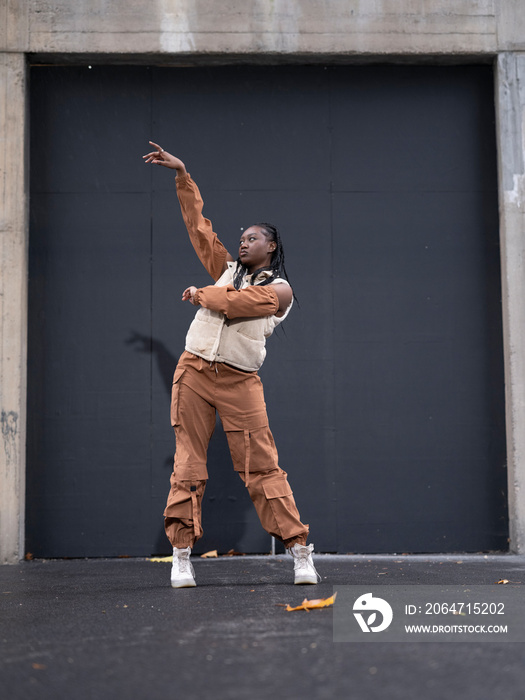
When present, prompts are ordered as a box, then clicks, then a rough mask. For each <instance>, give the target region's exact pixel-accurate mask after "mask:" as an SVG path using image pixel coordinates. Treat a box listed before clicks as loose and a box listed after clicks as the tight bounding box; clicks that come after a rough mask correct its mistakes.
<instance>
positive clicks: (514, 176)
mask: <svg viewBox="0 0 525 700" xmlns="http://www.w3.org/2000/svg"><path fill="white" fill-rule="evenodd" d="M496 106H497V132H498V136H497V138H498V151H499V153H498V161H499V163H498V165H499V202H500V230H501V269H502V287H503V289H502V293H503V332H504V352H505V392H506V404H507V406H506V419H507V454H508V458H507V459H508V484H509V526H510V549H511V551H513V552H516V553H519V554H523V553H524V552H525V131H524V129H525V53H502V54H500V55H499V57H498V62H497V80H496Z"/></svg>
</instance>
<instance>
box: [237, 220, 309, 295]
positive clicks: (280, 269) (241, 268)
mask: <svg viewBox="0 0 525 700" xmlns="http://www.w3.org/2000/svg"><path fill="white" fill-rule="evenodd" d="M254 226H257V227H258V228H260V229H261V231H262V233H264V235H265V236H266V237H267V238H269V239H270V240H271V241H274V242H275V250H274V251H273V252H272V259H271V261H270V265H269V266H268V267H260V268H259V269H258V270H255V272H254V273H253V275H252V278H251V281H250V284H257V285H258V286H261V287H262V286H264V285H266V284H271V283H272V282H273V281H274V280H275V279H276V278H277V277H284V278H285V279H286V280H287V281H288V282H290V280H289V279H288V274H287V272H286V267H285V266H284V250H283V244H282V242H281V236H280V235H279V231H278V230H277V228H276V227H275V226H273V224H266V223H260V224H254ZM236 262H237V268H236V270H235V274H234V276H233V286H234V287H235V289H240V288H241V286H242V281H243V279H244V277H245V275H246V274H247V272H248V268H247V267H246V266H245V265H243V264H242V262H241V260H240V258H237V261H236ZM266 270H268V271H269V272H271V275H268V276H267V277H264V278H263V279H262V280H261V281H260V282H257V283H255V280H256V279H257V275H259V273H261V272H264V271H266ZM292 293H293V291H292ZM294 298H295V294H294Z"/></svg>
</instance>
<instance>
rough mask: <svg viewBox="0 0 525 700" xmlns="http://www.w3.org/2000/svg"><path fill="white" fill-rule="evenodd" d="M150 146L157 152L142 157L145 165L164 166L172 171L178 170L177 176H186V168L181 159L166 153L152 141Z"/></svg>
mask: <svg viewBox="0 0 525 700" xmlns="http://www.w3.org/2000/svg"><path fill="white" fill-rule="evenodd" d="M150 144H151V145H152V146H154V147H155V149H156V150H155V151H152V152H151V153H147V154H146V155H145V156H142V157H143V159H144V162H145V163H151V164H152V165H163V166H164V167H165V168H170V169H171V170H176V171H177V175H185V174H186V166H185V165H184V163H183V162H182V161H181V159H180V158H177V157H176V156H172V155H171V153H168V152H167V151H165V150H164V149H163V148H162V147H161V146H159V145H158V143H154V142H153V141H150Z"/></svg>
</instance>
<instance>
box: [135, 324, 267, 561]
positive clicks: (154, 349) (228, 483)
mask: <svg viewBox="0 0 525 700" xmlns="http://www.w3.org/2000/svg"><path fill="white" fill-rule="evenodd" d="M126 345H128V346H130V347H133V348H134V349H135V350H136V351H137V352H141V353H146V354H150V355H153V356H154V362H155V365H156V371H157V372H158V373H159V374H160V377H161V380H162V385H163V386H164V388H165V390H166V393H167V395H168V398H169V399H170V400H171V388H172V383H173V373H174V371H175V367H176V366H177V362H178V357H176V356H175V355H174V354H172V353H171V352H170V351H169V349H168V348H167V347H166V345H165V344H164V343H163V342H162V341H160V340H156V339H155V338H151V337H150V336H147V335H144V334H142V333H139V332H138V331H131V334H130V336H129V338H128V339H127V340H126ZM166 420H169V418H168V417H167V419H166ZM172 465H173V454H172V453H170V454H169V455H167V456H166V458H165V459H163V460H162V466H163V467H165V468H167V469H169V470H170V474H171V469H172ZM157 466H158V465H153V469H154V470H155V468H156V467H157ZM163 471H164V470H163ZM208 473H209V476H210V480H209V481H208V483H207V485H206V492H205V494H204V498H203V509H202V510H203V515H202V517H203V529H204V536H203V537H202V539H201V540H199V542H198V543H197V544H196V546H195V550H194V551H195V553H200V552H205V551H208V550H210V549H218V550H219V552H221V553H224V552H228V551H229V550H231V549H234V550H235V551H238V552H243V551H250V552H251V551H254V546H255V551H257V550H260V551H263V552H264V551H270V548H271V539H270V537H269V535H267V533H265V532H264V531H262V528H261V533H260V534H258V535H256V539H257V541H258V542H260V543H261V545H260V546H257V545H254V543H253V541H252V539H253V537H252V536H251V535H250V532H249V529H250V528H248V521H250V522H251V521H252V520H253V516H254V514H255V509H254V508H253V505H252V503H251V500H250V498H249V497H248V494H247V493H245V491H246V489H245V487H244V485H243V483H242V481H241V480H240V478H239V476H238V475H237V474H236V472H235V471H234V469H233V465H232V461H231V457H230V451H229V448H228V442H227V439H226V435H225V433H224V430H223V429H222V424H221V422H220V419H219V417H217V422H216V426H215V432H214V434H213V436H212V438H211V440H210V445H209V448H208ZM168 490H169V475H168V476H167V478H166V496H167V495H168ZM255 519H257V518H255ZM159 520H160V521H161V525H160V526H159V532H158V535H157V536H156V538H155V553H171V548H170V545H169V542H168V540H167V538H166V535H165V533H164V528H163V526H162V514H159Z"/></svg>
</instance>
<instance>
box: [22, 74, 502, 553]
mask: <svg viewBox="0 0 525 700" xmlns="http://www.w3.org/2000/svg"><path fill="white" fill-rule="evenodd" d="M31 87H32V98H31V121H32V128H31V230H30V288H29V295H30V321H29V339H30V347H29V382H28V386H29V388H28V472H27V549H28V551H30V552H32V553H33V554H34V555H35V556H112V555H149V554H152V553H161V552H168V551H169V546H168V543H167V541H166V540H165V537H164V533H163V521H162V510H163V507H164V502H165V498H166V494H167V489H168V482H169V474H170V471H171V464H172V453H173V449H174V440H173V435H172V432H171V427H170V425H169V416H168V412H169V390H170V387H171V376H172V373H173V369H174V366H175V363H176V361H177V358H178V356H179V354H180V352H181V351H182V349H183V346H184V336H185V332H186V329H187V326H188V325H189V323H190V321H191V318H192V315H193V310H192V307H191V306H190V305H188V304H183V303H182V302H180V301H179V299H180V293H181V291H182V290H183V289H184V288H185V287H186V286H188V285H189V284H196V285H197V286H202V285H205V284H207V283H208V278H207V275H206V273H205V271H204V270H202V269H201V268H200V264H199V262H198V260H197V259H196V257H195V255H194V253H193V251H192V249H191V246H190V244H189V242H188V240H187V236H186V233H185V230H184V227H183V224H182V221H181V217H180V212H179V209H178V203H177V200H176V195H175V191H174V184H173V179H172V174H171V173H170V172H169V171H166V170H165V169H161V168H157V169H154V168H151V167H148V166H145V165H144V164H143V163H142V161H141V155H142V154H143V153H145V152H146V150H147V148H148V146H147V141H148V139H149V138H152V139H153V140H156V141H158V142H159V143H161V144H162V145H163V146H164V147H165V148H167V149H169V150H171V151H172V152H174V153H177V154H178V155H180V156H181V157H182V158H183V159H184V160H185V162H186V164H187V166H188V169H189V170H190V172H191V173H192V175H193V176H194V178H195V179H196V181H197V182H198V184H199V186H200V188H201V191H202V193H203V196H204V200H205V214H206V215H207V216H208V217H209V218H211V219H212V221H213V222H214V224H215V229H216V230H217V231H218V232H219V234H220V235H221V238H222V239H223V241H224V242H225V244H226V245H227V247H229V248H230V250H231V251H232V252H233V253H235V250H236V245H237V240H238V237H239V234H240V231H241V227H246V226H248V225H250V224H251V223H253V222H255V221H260V220H266V221H273V222H275V223H276V224H277V225H278V226H279V228H280V230H281V232H282V237H283V241H284V244H285V250H286V253H287V268H288V272H289V274H290V278H291V280H292V283H293V285H294V288H295V292H296V294H297V296H298V298H299V302H300V308H299V307H296V308H295V309H294V311H293V313H292V314H291V316H290V318H289V320H287V321H286V323H285V327H284V332H278V333H277V334H276V335H275V336H274V337H273V338H271V339H270V341H269V343H268V358H267V360H266V362H265V365H264V367H263V369H262V371H261V376H262V378H263V381H264V384H265V390H266V399H267V404H268V409H269V415H270V423H271V426H272V430H273V432H274V436H275V438H276V442H277V446H278V448H279V452H280V462H281V466H282V467H283V468H284V469H285V470H286V471H287V472H288V474H289V479H290V482H291V485H292V488H293V489H294V492H295V496H296V500H297V503H298V505H299V508H300V511H301V515H302V518H303V520H304V521H306V522H308V523H309V524H310V528H311V541H313V542H314V543H315V546H316V549H317V550H319V551H327V552H335V551H337V552H370V553H371V552H415V551H417V552H441V551H458V550H466V551H477V550H485V549H506V547H507V535H508V523H507V511H506V469H505V428H504V399H503V370H502V339H501V338H502V331H501V301H500V277H499V247H498V212H497V192H496V187H497V183H496V163H495V133H494V106H493V85H492V71H491V68H490V67H488V66H451V67H437V66H436V67H431V66H425V67H414V66H352V67H351V66H337V67H336V66H332V67H323V66H303V67H299V66H266V67H264V66H258V67H255V66H224V67H206V68H204V67H201V68H197V67H188V68H146V67H101V66H93V67H92V68H90V67H88V66H87V65H86V66H83V67H38V66H35V67H33V69H32V72H31ZM209 457H210V459H209V471H210V482H209V484H208V486H207V491H206V495H205V500H204V528H205V536H204V538H203V540H202V541H201V542H200V543H199V545H198V548H196V549H197V551H203V550H206V549H211V548H218V549H219V551H228V550H229V549H235V550H237V551H244V552H265V551H269V550H270V538H269V537H268V536H267V535H266V533H264V531H262V529H261V528H260V525H259V523H258V521H257V518H256V515H255V511H254V510H253V507H252V504H251V502H250V500H249V498H248V495H247V493H246V491H245V489H244V488H243V487H242V484H241V483H240V480H238V479H237V476H236V474H234V472H233V470H232V467H231V463H230V459H229V455H228V451H227V447H226V442H225V439H224V435H223V434H222V432H221V430H220V428H219V429H218V430H216V433H215V435H214V438H213V440H212V444H211V447H210V455H209Z"/></svg>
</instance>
